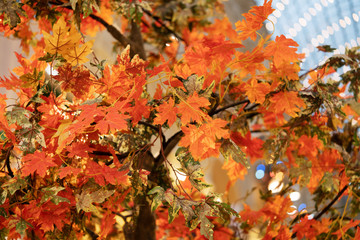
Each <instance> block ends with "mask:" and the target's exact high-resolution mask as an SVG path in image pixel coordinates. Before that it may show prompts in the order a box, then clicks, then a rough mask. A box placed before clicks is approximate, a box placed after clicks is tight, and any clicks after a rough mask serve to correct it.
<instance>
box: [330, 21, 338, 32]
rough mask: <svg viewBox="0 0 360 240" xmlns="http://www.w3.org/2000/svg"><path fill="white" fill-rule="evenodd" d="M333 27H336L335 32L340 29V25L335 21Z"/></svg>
mask: <svg viewBox="0 0 360 240" xmlns="http://www.w3.org/2000/svg"><path fill="white" fill-rule="evenodd" d="M332 27H333V28H334V30H335V32H336V31H339V29H340V27H339V25H338V24H337V23H333V25H332Z"/></svg>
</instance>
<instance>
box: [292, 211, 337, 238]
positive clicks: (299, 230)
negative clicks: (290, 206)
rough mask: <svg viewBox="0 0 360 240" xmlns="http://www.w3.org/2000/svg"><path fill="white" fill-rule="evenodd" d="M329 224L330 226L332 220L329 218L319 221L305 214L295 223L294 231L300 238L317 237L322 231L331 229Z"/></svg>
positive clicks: (325, 231)
mask: <svg viewBox="0 0 360 240" xmlns="http://www.w3.org/2000/svg"><path fill="white" fill-rule="evenodd" d="M328 226H330V220H329V219H327V218H323V219H322V220H321V222H319V221H317V220H315V219H309V218H308V217H306V216H305V217H303V218H301V221H299V222H297V223H296V224H295V225H294V227H293V232H294V233H296V237H297V238H298V239H303V238H305V239H316V237H317V236H319V235H320V234H321V233H327V232H328V231H329V229H328Z"/></svg>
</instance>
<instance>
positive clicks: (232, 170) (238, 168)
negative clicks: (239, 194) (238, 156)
mask: <svg viewBox="0 0 360 240" xmlns="http://www.w3.org/2000/svg"><path fill="white" fill-rule="evenodd" d="M222 169H225V170H226V171H227V172H226V174H227V175H228V177H229V179H230V181H229V184H228V187H227V188H229V187H230V186H232V185H233V184H234V183H235V182H236V181H237V180H239V179H242V180H243V179H244V176H245V175H246V174H247V172H248V171H247V168H246V167H245V166H244V165H243V164H242V163H238V162H235V161H234V160H233V159H232V157H231V156H229V159H228V160H227V161H224V164H223V166H222Z"/></svg>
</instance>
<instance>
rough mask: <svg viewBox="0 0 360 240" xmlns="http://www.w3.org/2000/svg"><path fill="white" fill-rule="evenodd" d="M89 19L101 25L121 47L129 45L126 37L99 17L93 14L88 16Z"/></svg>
mask: <svg viewBox="0 0 360 240" xmlns="http://www.w3.org/2000/svg"><path fill="white" fill-rule="evenodd" d="M89 17H90V18H92V19H94V20H95V21H97V22H99V23H101V24H102V25H103V26H104V27H105V28H106V30H107V31H108V32H109V33H110V35H111V36H112V37H113V38H115V39H116V40H117V41H118V42H119V43H121V45H123V46H124V47H126V46H127V45H128V44H130V46H131V43H130V40H129V39H127V37H125V36H124V35H123V34H122V33H121V32H120V31H119V30H118V29H117V28H115V27H114V26H113V25H110V24H108V23H107V22H106V21H105V20H104V19H102V18H101V17H98V16H96V15H94V14H90V15H89Z"/></svg>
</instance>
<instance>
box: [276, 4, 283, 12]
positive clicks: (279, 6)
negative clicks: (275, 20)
mask: <svg viewBox="0 0 360 240" xmlns="http://www.w3.org/2000/svg"><path fill="white" fill-rule="evenodd" d="M276 8H277V9H279V10H280V11H283V10H284V9H285V6H284V4H282V3H281V2H278V3H277V4H276Z"/></svg>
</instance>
